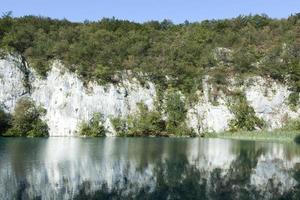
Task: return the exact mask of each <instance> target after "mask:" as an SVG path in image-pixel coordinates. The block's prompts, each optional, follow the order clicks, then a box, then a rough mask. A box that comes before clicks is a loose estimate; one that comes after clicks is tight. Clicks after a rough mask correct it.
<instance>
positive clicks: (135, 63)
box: [0, 12, 300, 104]
mask: <svg viewBox="0 0 300 200" xmlns="http://www.w3.org/2000/svg"><path fill="white" fill-rule="evenodd" d="M0 48H1V49H2V50H5V51H9V52H18V53H20V54H21V55H23V57H24V58H25V59H26V61H27V62H28V63H29V64H30V66H31V67H33V68H34V69H35V70H36V71H37V72H38V73H39V74H40V75H41V76H46V74H47V71H48V70H49V68H50V66H49V63H50V62H51V61H53V60H55V59H59V60H61V61H62V62H63V63H64V64H65V66H66V67H67V68H68V69H69V70H70V71H72V72H76V73H77V74H78V75H79V77H80V78H81V79H82V80H84V81H85V82H86V83H87V82H88V81H97V82H98V83H100V84H106V83H118V82H119V81H120V77H121V76H119V75H121V74H126V73H130V74H133V75H134V76H135V77H136V78H138V79H139V80H140V81H141V82H143V81H146V80H151V81H153V82H155V83H156V84H158V85H160V86H161V87H162V88H165V87H168V88H176V89H179V90H181V91H182V92H184V93H185V94H190V93H193V91H195V90H201V80H202V78H203V76H204V75H210V76H211V77H213V78H212V81H213V82H214V83H215V84H216V85H224V84H226V81H227V77H228V76H238V77H244V76H247V75H261V76H264V77H270V78H273V79H276V80H278V81H281V82H284V83H286V84H289V86H290V89H291V90H292V91H294V93H293V95H291V98H290V99H291V102H292V103H294V104H296V103H298V102H297V101H298V99H299V98H298V97H299V95H298V93H299V91H300V59H299V55H300V14H294V15H291V16H290V17H288V18H287V19H272V18H270V17H268V16H267V15H249V16H238V17H236V18H233V19H224V20H206V21H202V22H193V23H191V22H188V21H186V22H184V23H182V24H173V23H172V22H171V21H170V20H163V21H161V22H158V21H149V22H145V23H135V22H130V21H127V20H118V19H115V18H110V19H109V18H104V19H101V20H99V21H84V22H83V23H75V22H70V21H68V20H58V19H51V18H47V17H41V16H24V17H13V16H12V13H11V12H8V13H5V14H4V15H3V16H2V17H1V18H0ZM218 48H223V49H226V50H227V51H228V52H229V53H230V56H226V59H225V61H224V60H223V61H224V62H219V61H218V59H217V58H216V53H217V51H216V50H218ZM225 53H226V52H225ZM221 54H222V52H221ZM223 54H224V52H223ZM223 57H224V55H223Z"/></svg>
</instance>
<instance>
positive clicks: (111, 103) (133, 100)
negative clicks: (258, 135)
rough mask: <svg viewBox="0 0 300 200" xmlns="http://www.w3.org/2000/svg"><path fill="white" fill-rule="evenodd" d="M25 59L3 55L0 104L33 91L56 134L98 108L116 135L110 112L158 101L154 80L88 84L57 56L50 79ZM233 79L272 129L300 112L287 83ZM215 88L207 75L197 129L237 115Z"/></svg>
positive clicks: (191, 120)
mask: <svg viewBox="0 0 300 200" xmlns="http://www.w3.org/2000/svg"><path fill="white" fill-rule="evenodd" d="M23 65H24V64H23V63H22V59H21V57H20V56H16V55H10V56H7V57H6V58H4V59H0V106H1V108H3V109H4V110H6V111H7V112H12V111H13V109H14V107H15V104H16V102H17V101H18V99H19V98H21V97H23V96H28V97H31V98H32V99H33V100H34V101H35V102H36V103H37V104H38V105H41V106H43V107H44V108H45V109H46V110H47V114H46V116H45V121H46V122H47V124H48V126H49V128H50V135H51V136H76V135H77V134H78V125H79V124H80V123H81V122H82V121H87V120H89V119H90V118H91V117H92V115H93V114H94V113H96V112H98V113H101V114H102V115H103V118H104V120H105V122H104V126H105V127H106V129H107V130H108V133H107V135H108V136H113V135H115V131H114V129H113V128H112V124H111V121H110V118H111V117H117V116H120V117H126V116H127V115H128V114H130V113H133V112H135V111H137V103H140V102H143V103H144V104H146V105H147V106H148V107H149V108H150V109H152V108H153V107H154V101H155V100H156V90H155V85H154V84H153V83H151V82H147V83H146V85H145V86H141V85H140V84H139V83H138V81H136V80H134V79H132V80H128V79H127V80H126V79H125V80H124V81H123V82H121V83H120V84H118V85H113V84H108V85H106V86H101V85H98V84H97V83H89V84H88V86H84V84H83V82H82V81H81V80H80V79H79V78H78V77H77V75H76V74H74V73H70V72H68V70H66V69H65V68H64V66H63V65H62V64H61V63H60V62H59V61H55V62H53V64H52V67H51V70H50V71H49V72H48V76H47V78H46V79H42V78H40V77H39V76H37V75H36V73H35V72H34V70H31V69H27V68H26V66H23ZM26 70H27V74H29V79H28V80H29V81H30V82H29V84H30V94H29V91H28V88H26V87H25V86H24V82H25V81H24V80H26V74H25V73H24V71H26ZM231 82H232V83H231V84H230V85H229V86H228V88H227V89H228V90H229V91H235V90H237V89H238V90H240V91H244V93H245V96H246V98H247V101H248V103H249V105H250V106H252V107H253V108H254V110H255V112H256V114H257V116H258V117H261V118H262V119H263V120H264V121H265V122H266V123H267V127H268V128H269V129H270V130H272V129H275V128H280V127H281V126H282V125H283V124H284V123H285V122H286V121H287V119H288V118H295V117H298V116H299V115H300V110H298V111H292V110H291V109H290V108H289V106H288V104H287V100H288V96H289V94H290V91H289V90H288V87H287V86H285V85H282V84H279V83H277V82H275V81H271V80H267V79H264V78H262V77H252V78H249V79H248V80H246V81H245V84H244V85H238V86H237V85H235V84H234V80H232V81H231ZM214 92H215V91H214V88H213V86H212V85H211V84H210V83H209V77H205V78H204V80H203V94H200V95H199V101H198V102H197V103H196V104H195V105H194V106H192V107H190V108H188V113H187V120H186V122H187V125H188V126H189V127H191V128H193V129H194V130H195V132H196V133H198V134H200V133H201V132H222V131H226V130H228V128H229V127H228V124H229V122H230V120H232V119H233V118H234V115H233V114H232V113H231V111H230V109H229V107H228V101H230V98H229V97H228V96H226V95H225V94H223V93H222V92H220V91H219V94H218V95H217V97H216V98H215V99H214V101H212V96H213V95H212V94H213V93H214ZM213 102H215V103H213Z"/></svg>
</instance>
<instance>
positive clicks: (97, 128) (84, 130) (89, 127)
mask: <svg viewBox="0 0 300 200" xmlns="http://www.w3.org/2000/svg"><path fill="white" fill-rule="evenodd" d="M79 133H80V135H82V136H89V137H102V136H105V128H104V126H103V122H102V117H101V114H99V113H94V114H93V117H92V118H91V119H90V120H89V121H88V122H82V123H81V124H80V127H79Z"/></svg>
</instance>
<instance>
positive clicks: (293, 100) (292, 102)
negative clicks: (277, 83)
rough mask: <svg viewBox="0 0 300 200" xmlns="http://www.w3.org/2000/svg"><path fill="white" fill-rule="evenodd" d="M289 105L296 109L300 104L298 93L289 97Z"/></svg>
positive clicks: (293, 93)
mask: <svg viewBox="0 0 300 200" xmlns="http://www.w3.org/2000/svg"><path fill="white" fill-rule="evenodd" d="M288 103H289V105H290V106H291V107H292V108H295V107H296V106H297V105H298V103H299V93H298V92H292V93H291V94H290V95H289V98H288Z"/></svg>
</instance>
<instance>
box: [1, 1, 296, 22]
mask: <svg viewBox="0 0 300 200" xmlns="http://www.w3.org/2000/svg"><path fill="white" fill-rule="evenodd" d="M6 11H12V12H13V16H23V15H29V14H33V15H42V16H48V17H52V18H59V19H62V18H66V19H68V20H70V21H84V20H85V19H88V20H99V19H101V18H103V17H113V16H114V17H116V18H118V19H127V20H131V21H136V22H145V21H149V20H162V19H170V20H172V21H173V22H175V23H181V22H184V21H185V20H189V21H192V22H194V21H201V20H204V19H223V18H232V17H236V16H238V15H240V14H242V15H246V14H262V13H264V14H267V15H269V16H270V17H273V18H283V17H288V16H289V15H290V14H292V13H297V12H300V0H0V13H3V12H6Z"/></svg>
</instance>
